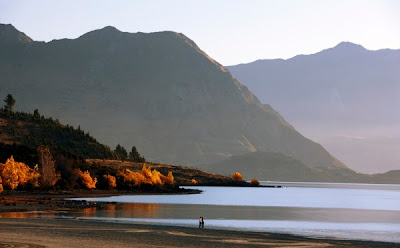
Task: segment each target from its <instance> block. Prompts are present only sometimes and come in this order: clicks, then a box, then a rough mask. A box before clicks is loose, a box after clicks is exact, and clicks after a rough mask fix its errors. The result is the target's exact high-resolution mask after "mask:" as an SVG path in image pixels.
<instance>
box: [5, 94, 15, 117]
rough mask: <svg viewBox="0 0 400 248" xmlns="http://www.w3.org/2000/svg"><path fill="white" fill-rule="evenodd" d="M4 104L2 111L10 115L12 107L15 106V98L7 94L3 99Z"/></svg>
mask: <svg viewBox="0 0 400 248" xmlns="http://www.w3.org/2000/svg"><path fill="white" fill-rule="evenodd" d="M4 102H5V103H6V105H5V106H4V109H5V110H6V111H7V112H10V113H11V112H13V107H14V105H15V98H14V97H13V96H12V95H11V94H8V95H7V96H6V98H5V99H4Z"/></svg>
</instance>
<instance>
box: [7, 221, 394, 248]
mask: <svg viewBox="0 0 400 248" xmlns="http://www.w3.org/2000/svg"><path fill="white" fill-rule="evenodd" d="M0 247H371V248H372V247H399V244H391V243H381V242H367V241H365V242H364V241H343V240H326V239H323V240H322V239H321V240H320V239H310V238H304V237H298V236H292V235H283V234H271V233H257V232H239V231H227V230H211V229H197V228H188V227H176V226H160V225H142V224H120V223H104V222H90V221H81V220H68V219H25V218H3V219H0Z"/></svg>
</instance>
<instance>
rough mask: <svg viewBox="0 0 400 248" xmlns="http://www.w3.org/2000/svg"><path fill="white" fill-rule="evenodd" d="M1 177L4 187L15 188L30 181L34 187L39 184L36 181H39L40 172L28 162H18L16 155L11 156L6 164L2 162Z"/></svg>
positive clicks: (0, 165)
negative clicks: (15, 158) (30, 166)
mask: <svg viewBox="0 0 400 248" xmlns="http://www.w3.org/2000/svg"><path fill="white" fill-rule="evenodd" d="M0 177H1V179H2V183H1V184H2V186H3V187H5V188H9V189H11V190H14V189H16V188H17V187H18V186H19V185H21V186H26V185H27V184H28V183H30V184H31V185H32V186H34V187H35V186H38V185H36V184H35V182H37V178H39V177H40V174H39V173H38V172H37V171H35V170H33V169H31V168H29V166H27V165H26V164H24V163H19V162H16V161H15V160H14V157H13V156H11V157H10V158H9V159H7V161H6V163H5V164H2V163H0Z"/></svg>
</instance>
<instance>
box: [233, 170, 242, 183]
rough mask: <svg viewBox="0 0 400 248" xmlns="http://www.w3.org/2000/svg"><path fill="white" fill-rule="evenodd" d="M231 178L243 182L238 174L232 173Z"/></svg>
mask: <svg viewBox="0 0 400 248" xmlns="http://www.w3.org/2000/svg"><path fill="white" fill-rule="evenodd" d="M232 178H233V179H234V180H236V181H243V176H242V174H240V173H239V172H235V173H233V175H232Z"/></svg>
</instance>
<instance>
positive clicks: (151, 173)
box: [117, 164, 175, 187]
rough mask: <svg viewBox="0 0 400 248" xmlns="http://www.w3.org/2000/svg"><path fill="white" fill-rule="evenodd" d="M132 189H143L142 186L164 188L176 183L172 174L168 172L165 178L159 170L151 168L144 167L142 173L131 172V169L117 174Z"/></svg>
mask: <svg viewBox="0 0 400 248" xmlns="http://www.w3.org/2000/svg"><path fill="white" fill-rule="evenodd" d="M117 175H118V176H119V177H121V178H122V180H123V181H124V182H125V183H126V184H128V185H129V186H130V187H133V186H135V187H141V186H142V185H151V186H157V187H160V186H163V185H173V184H174V183H175V179H174V176H173V175H172V172H168V175H167V176H164V175H163V174H161V173H160V172H159V171H157V170H155V169H154V170H151V168H150V166H146V164H144V165H143V167H142V170H141V172H135V171H131V170H129V169H125V170H122V171H120V172H118V174H117Z"/></svg>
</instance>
